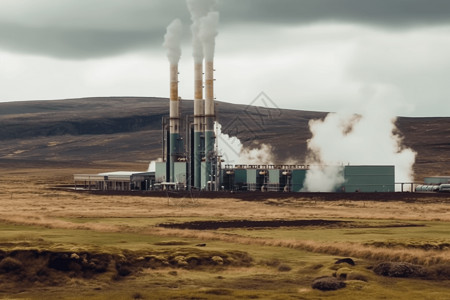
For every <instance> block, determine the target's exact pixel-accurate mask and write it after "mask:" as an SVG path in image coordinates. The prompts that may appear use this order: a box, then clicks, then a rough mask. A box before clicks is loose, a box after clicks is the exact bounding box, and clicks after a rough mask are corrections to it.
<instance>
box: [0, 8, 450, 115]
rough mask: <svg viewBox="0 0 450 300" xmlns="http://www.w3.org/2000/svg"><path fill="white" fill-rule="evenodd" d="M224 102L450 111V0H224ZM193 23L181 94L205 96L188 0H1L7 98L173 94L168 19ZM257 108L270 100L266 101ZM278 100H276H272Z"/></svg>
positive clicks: (0, 68)
mask: <svg viewBox="0 0 450 300" xmlns="http://www.w3.org/2000/svg"><path fill="white" fill-rule="evenodd" d="M218 10H219V12H220V28H219V35H218V36H217V40H216V55H215V58H216V59H215V68H216V70H217V71H216V74H215V77H216V90H215V92H216V98H217V99H218V100H221V101H226V102H233V103H241V104H248V103H251V102H253V100H254V99H255V97H257V96H258V95H259V94H260V92H265V93H266V94H267V95H268V97H270V99H271V100H272V101H273V103H274V104H273V105H276V106H278V107H280V108H292V109H303V110H316V111H338V110H340V109H341V108H343V107H345V108H347V109H348V108H350V109H353V110H354V111H355V112H357V111H358V110H359V109H361V107H362V106H364V105H365V103H366V102H367V101H370V100H371V99H374V98H375V99H378V98H380V95H382V97H384V98H385V100H384V101H382V102H380V105H392V106H393V109H395V113H396V114H397V115H402V116H446V117H448V116H450V104H449V100H450V83H449V81H450V80H449V79H450V1H448V0H376V1H375V0H276V1H275V0H222V1H220V2H219V5H218ZM174 18H180V19H181V20H182V22H183V23H184V27H185V30H184V32H185V39H184V43H183V49H182V50H183V53H182V57H181V62H180V96H181V97H182V98H185V99H192V98H193V84H192V83H193V68H192V66H193V60H192V55H191V52H192V51H191V47H190V29H189V26H190V17H189V13H188V10H187V7H186V4H185V1H184V0H0V81H1V87H0V101H16V100H42V99H63V98H78V97H90V96H156V97H168V94H169V88H168V77H169V69H168V61H167V58H166V55H165V50H164V48H163V47H162V43H163V38H164V33H165V29H166V27H167V25H168V24H169V23H170V22H171V21H172V20H173V19H174ZM255 103H257V104H261V105H264V104H263V103H262V102H261V101H256V102H255ZM266 103H267V102H266Z"/></svg>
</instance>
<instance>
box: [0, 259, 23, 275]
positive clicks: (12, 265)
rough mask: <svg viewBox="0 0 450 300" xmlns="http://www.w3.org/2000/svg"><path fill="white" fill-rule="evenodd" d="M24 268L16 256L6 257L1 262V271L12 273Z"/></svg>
mask: <svg viewBox="0 0 450 300" xmlns="http://www.w3.org/2000/svg"><path fill="white" fill-rule="evenodd" d="M22 270H23V265H22V263H21V262H20V261H19V260H17V259H15V258H12V257H6V258H4V259H3V260H2V261H1V262H0V273H10V272H17V271H22Z"/></svg>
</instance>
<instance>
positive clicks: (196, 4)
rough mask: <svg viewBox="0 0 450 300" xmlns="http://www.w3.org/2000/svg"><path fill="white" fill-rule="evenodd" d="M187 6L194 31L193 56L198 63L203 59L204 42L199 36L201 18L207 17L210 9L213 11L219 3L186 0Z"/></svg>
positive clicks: (192, 30) (206, 0)
mask: <svg viewBox="0 0 450 300" xmlns="http://www.w3.org/2000/svg"><path fill="white" fill-rule="evenodd" d="M186 4H187V7H188V9H189V12H190V14H191V20H192V25H191V32H192V56H193V57H194V61H195V62H196V63H201V62H202V61H203V57H204V55H203V44H202V41H201V40H200V38H199V32H200V26H201V23H200V19H201V18H203V17H205V16H206V15H207V14H208V13H209V12H210V11H213V10H214V9H215V7H216V5H217V1H215V0H186Z"/></svg>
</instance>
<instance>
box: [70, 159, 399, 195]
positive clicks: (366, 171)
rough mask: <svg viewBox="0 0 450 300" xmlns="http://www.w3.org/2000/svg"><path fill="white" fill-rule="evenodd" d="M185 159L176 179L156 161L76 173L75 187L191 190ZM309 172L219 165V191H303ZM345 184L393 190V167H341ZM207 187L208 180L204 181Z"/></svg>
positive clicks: (296, 168) (297, 167) (349, 188)
mask: <svg viewBox="0 0 450 300" xmlns="http://www.w3.org/2000/svg"><path fill="white" fill-rule="evenodd" d="M187 165H188V164H187V163H186V162H176V163H175V164H174V178H175V179H176V181H174V182H171V181H166V179H167V163H166V162H160V163H156V170H155V172H111V173H101V174H91V175H89V174H76V175H74V180H75V187H76V188H82V189H91V190H109V191H119V190H120V191H149V190H166V189H170V190H191V189H195V188H194V186H193V184H192V183H193V181H194V180H193V177H192V176H191V174H189V172H188V171H189V168H187ZM308 171H309V168H308V166H305V165H236V166H232V165H225V166H224V167H223V168H219V174H218V180H217V181H218V182H219V183H220V187H219V188H218V189H217V190H225V191H249V192H252V191H262V192H265V191H271V192H302V191H304V181H305V178H306V176H307V173H308ZM342 174H343V176H344V183H343V184H342V185H340V186H338V187H337V188H336V190H335V192H394V191H395V170H394V166H356V165H355V166H353V165H352V166H342ZM201 184H202V185H203V188H201V190H208V184H210V183H208V182H206V181H205V180H203V181H202V182H201Z"/></svg>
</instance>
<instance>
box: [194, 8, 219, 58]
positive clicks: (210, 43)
mask: <svg viewBox="0 0 450 300" xmlns="http://www.w3.org/2000/svg"><path fill="white" fill-rule="evenodd" d="M218 26H219V13H218V12H216V11H211V12H209V13H208V14H207V15H206V16H204V17H202V18H201V19H200V27H199V31H198V37H199V39H200V41H201V42H202V45H203V54H204V55H205V60H206V61H213V60H214V49H215V47H216V36H217V34H218V32H217V28H218Z"/></svg>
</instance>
